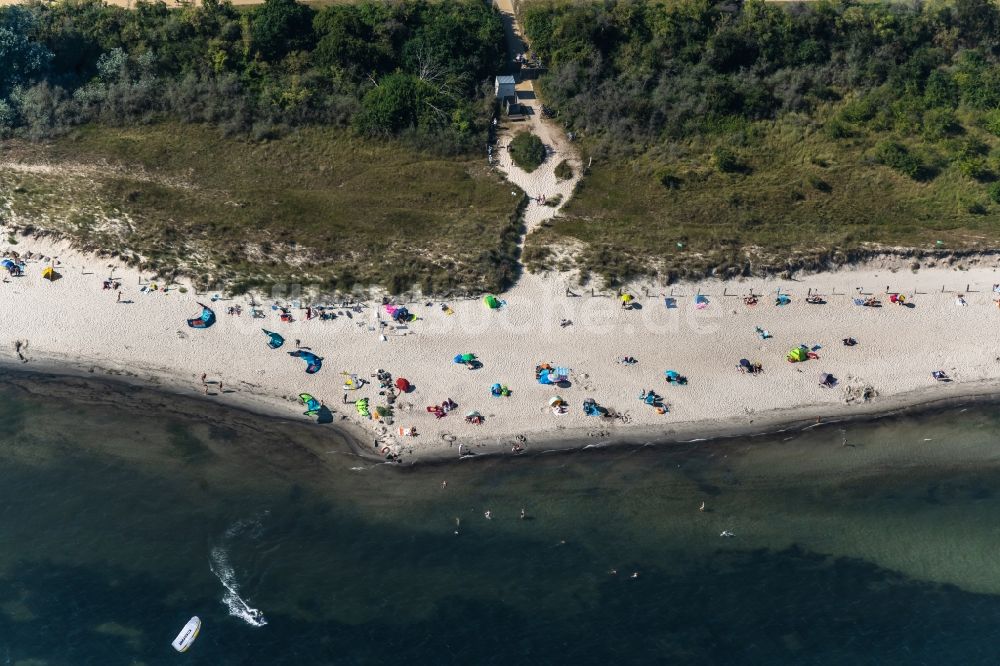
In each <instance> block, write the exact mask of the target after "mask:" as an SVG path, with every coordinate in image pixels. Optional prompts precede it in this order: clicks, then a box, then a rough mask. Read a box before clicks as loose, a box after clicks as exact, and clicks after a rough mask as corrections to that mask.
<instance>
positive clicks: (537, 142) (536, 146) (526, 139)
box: [508, 132, 545, 173]
mask: <svg viewBox="0 0 1000 666" xmlns="http://www.w3.org/2000/svg"><path fill="white" fill-rule="evenodd" d="M508 150H510V157H511V159H513V160H514V164H516V165H517V166H519V167H521V168H522V169H524V170H525V171H527V172H528V173H531V172H532V171H534V170H535V169H537V168H538V167H539V166H541V164H542V162H544V161H545V144H544V143H542V140H541V139H539V138H538V137H537V136H535V135H534V134H532V133H531V132H520V133H518V134H517V135H515V136H514V138H513V139H511V141H510V146H509V147H508Z"/></svg>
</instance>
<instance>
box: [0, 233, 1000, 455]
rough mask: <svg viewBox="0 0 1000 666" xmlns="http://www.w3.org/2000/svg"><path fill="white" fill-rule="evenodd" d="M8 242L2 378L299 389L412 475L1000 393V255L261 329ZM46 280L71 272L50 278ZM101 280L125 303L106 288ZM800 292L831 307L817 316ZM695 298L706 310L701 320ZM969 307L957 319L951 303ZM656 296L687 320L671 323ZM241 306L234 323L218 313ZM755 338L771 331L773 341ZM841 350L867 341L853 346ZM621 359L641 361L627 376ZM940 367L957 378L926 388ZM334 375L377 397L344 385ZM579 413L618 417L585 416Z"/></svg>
mask: <svg viewBox="0 0 1000 666" xmlns="http://www.w3.org/2000/svg"><path fill="white" fill-rule="evenodd" d="M0 249H2V250H3V251H9V250H13V251H16V252H18V253H20V254H21V255H22V256H24V255H26V254H27V253H28V252H31V253H32V257H36V258H33V259H29V260H27V262H26V271H25V275H23V276H22V277H7V278H5V280H4V282H3V283H0V314H2V316H3V321H4V322H5V325H4V332H3V339H2V341H0V349H2V361H3V362H4V363H5V364H10V365H11V366H17V367H23V368H24V369H30V370H35V371H47V372H65V373H77V374H90V373H95V374H101V375H109V376H116V377H119V378H121V379H125V380H127V381H132V382H139V383H142V384H148V385H154V386H157V387H160V388H162V389H166V390H168V391H173V392H178V393H181V394H187V395H192V396H195V395H202V396H204V397H205V399H207V400H213V401H218V402H220V403H222V404H228V405H232V406H240V407H246V408H249V409H253V410H255V411H262V412H266V413H272V414H276V415H281V416H283V417H295V416H296V415H297V414H301V412H302V411H303V410H302V407H301V406H300V405H299V404H298V402H297V396H298V394H299V393H302V392H306V393H310V394H312V395H314V396H315V397H316V398H318V399H320V400H322V401H324V402H325V404H326V405H327V406H328V407H329V408H330V409H331V410H332V411H333V412H334V423H335V424H337V425H339V426H342V427H343V426H348V427H349V429H350V430H351V431H352V432H353V433H354V434H356V435H358V438H359V439H360V440H361V441H362V442H363V443H364V444H365V445H366V446H368V447H370V448H371V451H372V453H373V454H374V455H383V454H384V452H386V451H389V452H391V453H394V454H399V455H400V456H401V458H402V459H403V460H404V461H406V460H414V459H419V458H427V459H430V458H439V457H458V456H459V445H463V451H464V452H465V453H468V452H477V453H478V452H482V453H486V452H493V453H495V452H506V453H507V454H510V453H511V448H512V446H513V445H514V444H515V443H518V442H520V443H521V444H522V445H523V446H524V448H525V450H526V451H528V452H530V451H531V450H532V448H533V447H537V446H540V445H541V443H542V442H545V445H546V446H550V445H551V442H552V441H554V440H561V441H564V442H566V443H572V445H574V446H577V447H579V446H585V445H599V444H601V443H602V442H607V441H612V440H614V441H618V440H620V439H622V438H629V437H633V438H643V439H650V440H669V439H673V440H676V439H684V438H687V439H690V438H697V437H701V436H709V435H717V434H727V433H732V432H735V431H757V430H764V429H767V428H769V427H771V426H773V425H775V424H779V423H789V422H804V421H806V420H809V419H812V420H815V419H816V417H821V416H822V417H842V416H850V415H860V414H871V413H875V412H880V411H881V412H884V411H889V410H892V409H896V408H898V407H902V406H905V405H907V404H914V403H924V402H930V401H935V400H940V399H944V398H949V397H956V396H964V395H974V394H985V393H993V392H997V390H998V387H1000V336H998V335H997V325H998V321H1000V309H998V307H997V305H996V303H995V302H994V301H995V298H996V297H997V294H995V293H993V292H992V287H993V285H994V284H995V283H998V282H1000V272H998V268H997V260H996V258H993V257H991V258H988V259H981V260H979V261H978V262H975V263H974V264H973V262H971V261H965V266H964V267H963V268H959V264H958V263H957V262H956V264H955V265H954V266H952V267H944V266H938V267H926V268H921V269H920V270H918V271H913V270H910V269H909V268H902V267H901V266H897V265H896V264H898V263H899V262H898V260H894V259H886V260H885V261H884V262H881V263H879V264H875V265H869V266H866V267H864V268H859V269H853V270H845V271H841V272H836V273H826V274H816V275H812V276H807V277H800V278H798V279H797V280H781V279H768V280H763V279H761V280H747V281H746V282H740V283H724V282H717V281H711V282H704V283H698V284H680V285H674V286H672V287H656V286H652V285H646V286H642V285H636V286H635V287H634V288H633V290H632V293H634V294H635V295H636V301H637V303H638V306H639V307H637V308H636V309H633V310H629V311H626V310H623V308H622V307H621V304H620V301H619V299H618V298H617V295H616V294H615V293H613V292H606V293H596V292H595V293H594V294H592V293H591V292H590V291H585V290H582V289H580V288H574V287H571V286H570V284H569V277H568V276H559V275H554V276H537V275H526V276H525V277H524V278H523V279H522V280H521V282H520V283H519V284H518V285H517V286H516V287H515V288H514V289H512V290H511V291H509V292H508V293H505V294H501V295H500V298H501V300H502V301H503V302H504V305H503V307H501V308H499V309H497V310H491V309H489V308H487V307H486V306H485V305H484V304H483V302H482V301H481V300H478V299H477V300H469V301H456V302H449V303H447V306H448V308H449V309H450V310H451V314H448V313H447V312H446V311H444V310H443V309H442V308H443V305H442V303H441V302H439V301H426V302H420V303H408V304H406V306H407V307H408V308H409V310H410V311H411V312H412V313H413V314H414V315H416V317H417V319H416V320H415V321H411V322H409V323H406V324H396V323H394V322H392V321H391V319H390V318H389V317H388V316H387V314H386V311H385V309H384V307H380V306H379V304H376V303H367V304H365V305H364V306H363V307H362V306H358V307H356V308H354V311H350V314H351V316H350V317H348V316H347V312H348V309H347V308H343V307H336V306H333V307H331V308H330V309H328V310H326V312H340V313H341V314H340V315H339V316H337V318H336V319H334V320H327V321H323V320H321V319H319V318H318V317H314V318H313V319H310V320H306V310H305V307H306V306H308V305H309V303H307V302H306V301H305V299H303V298H294V299H292V298H278V299H261V298H259V297H258V300H257V302H258V303H259V304H260V305H258V307H259V309H261V310H263V311H264V313H265V317H264V318H263V319H255V318H252V317H251V316H250V310H251V307H252V305H251V299H250V297H239V298H236V299H232V300H230V299H227V298H225V297H224V295H223V294H219V295H218V296H220V298H219V299H218V300H216V301H213V300H211V299H212V297H213V296H214V294H211V293H208V294H196V293H194V290H193V289H191V288H190V285H187V286H185V287H184V288H185V289H186V293H182V290H181V288H182V285H163V284H158V285H156V286H157V289H156V290H155V291H153V290H151V289H150V286H151V284H150V281H151V278H152V276H148V275H146V276H143V275H140V273H138V272H137V271H135V270H131V269H127V268H124V267H120V266H118V267H116V268H114V270H113V272H112V269H110V268H109V266H111V265H114V262H113V261H109V260H107V259H101V258H98V257H93V256H89V255H85V254H81V253H79V252H76V251H74V250H72V249H70V248H69V247H68V246H67V245H66V244H64V243H62V242H55V241H51V240H47V239H32V238H20V239H19V240H18V242H17V244H16V245H10V244H8V243H7V242H4V243H2V244H0ZM39 255H41V256H42V257H46V259H42V258H38V257H39ZM53 258H54V263H53ZM49 265H55V267H56V272H57V273H58V274H59V275H60V277H59V279H57V280H55V281H49V280H46V279H44V278H43V277H42V272H43V270H44V269H45V267H47V266H49ZM109 276H111V277H113V278H114V280H115V281H116V282H119V283H120V285H121V288H120V290H118V291H116V290H114V289H110V290H107V289H104V288H103V286H104V284H103V283H104V281H105V280H106V279H107V278H108V277H109ZM153 282H155V280H153ZM165 286H166V287H167V288H166V289H164V287H165ZM751 289H752V290H753V292H754V293H756V294H760V297H759V299H758V303H757V305H755V306H747V305H746V304H745V303H744V301H743V298H742V295H744V294H747V293H748V292H750V290H751ZM887 289H888V290H889V291H890V292H896V291H898V292H900V293H903V294H905V295H906V296H907V297H908V300H909V303H910V305H911V306H912V307H906V306H899V305H893V304H891V303H890V302H889V300H888V298H887V296H886V290H887ZM778 290H780V291H781V293H785V294H788V295H789V297H790V299H791V302H790V303H789V304H788V305H784V306H777V305H775V294H776V293H777V292H778ZM810 290H812V291H813V292H814V293H815V292H817V291H818V292H819V293H821V294H823V295H824V296H825V297H826V301H827V302H826V304H824V305H815V304H810V303H807V302H805V296H806V295H807V293H808V292H809V291H810ZM119 293H120V294H121V297H120V301H119V297H118V294H119ZM568 294H569V295H568ZM698 294H701V295H703V296H704V297H705V299H707V301H708V304H707V306H705V307H704V308H701V309H699V308H697V307H696V305H695V297H696V295H698ZM859 294H862V296H861V297H862V298H864V297H866V296H865V295H867V294H873V295H874V296H875V297H878V298H879V299H880V300H881V301H882V304H883V305H882V307H879V308H868V307H862V306H858V305H855V304H854V299H855V298H857V297H858V295H859ZM959 294H963V295H964V298H965V301H966V303H967V305H965V306H962V305H959V304H958V303H957V298H958V295H959ZM666 299H674V301H673V303H674V304H675V305H676V307H669V308H668V307H667V306H666V304H665V302H666ZM199 302H202V303H206V304H208V305H210V306H211V307H212V308H213V309H214V310H215V312H216V315H217V318H218V321H217V323H216V324H215V325H214V326H212V327H211V328H208V329H203V330H198V329H194V328H190V327H189V326H188V325H187V324H186V320H187V319H188V318H192V317H196V316H197V315H198V314H199V312H200V307H199V305H198V303H199ZM321 303H323V301H322V300H320V301H316V302H314V303H313V304H321ZM427 303H430V305H427ZM237 305H239V306H241V307H242V310H243V314H242V315H240V316H235V315H229V314H227V311H228V309H229V308H230V307H235V306H237ZM272 305H281V306H286V307H289V308H290V312H291V313H292V315H293V317H294V319H295V321H293V322H290V323H289V322H281V321H279V318H278V314H279V312H280V311H278V310H275V309H272ZM314 313H315V311H314ZM567 321H568V322H572V323H571V324H568V325H563V324H564V323H565V322H567ZM757 327H760V328H762V329H764V330H767V331H768V332H769V333H770V334H771V336H772V337H770V338H768V339H762V338H761V336H760V335H759V334H758V333H757V332H756V330H755V329H756V328H757ZM262 328H266V329H268V330H271V331H275V332H278V333H280V334H281V335H282V336H284V337H285V339H286V343H285V346H284V347H282V348H281V349H278V350H273V349H269V348H268V347H267V345H266V342H267V337H266V336H265V334H264V333H263V332H262V331H261V329H262ZM383 337H384V339H383ZM846 337H853V338H855V339H857V341H858V344H857V345H855V346H852V347H848V346H844V345H843V344H842V342H841V340H842V339H843V338H846ZM297 342H298V344H299V345H301V346H302V347H307V348H309V349H310V350H311V351H312V352H313V353H315V354H317V355H318V356H320V357H322V358H323V359H324V361H323V368H322V370H320V372H318V373H316V374H313V375H309V374H306V373H305V367H306V364H305V363H304V362H303V361H302V360H300V359H297V358H292V357H290V356H289V355H288V353H287V352H288V351H292V350H294V349H296V343H297ZM799 344H804V345H806V346H808V347H809V348H810V349H813V348H815V351H814V353H815V355H816V356H818V358H815V359H810V360H807V361H804V362H800V363H790V362H788V361H787V360H786V354H787V353H788V351H789V350H790V349H792V348H794V347H796V346H798V345H799ZM464 353H472V354H475V355H476V357H477V359H478V360H479V361H480V362H481V364H482V367H480V368H478V369H475V370H470V369H468V368H467V367H465V366H463V365H459V364H456V363H454V361H453V357H454V356H456V355H457V354H464ZM625 356H632V357H635V358H636V359H637V361H638V362H637V363H635V364H634V365H625V364H622V363H620V362H619V361H620V359H621V358H622V357H625ZM741 358H746V359H750V360H753V361H757V362H760V363H761V364H762V365H763V368H764V372H763V373H762V374H760V375H756V376H754V375H747V374H741V373H740V372H739V371H738V369H737V365H738V362H739V360H740V359H741ZM541 363H550V364H552V365H553V366H559V367H566V368H569V369H570V370H571V371H570V373H569V378H568V382H567V384H566V385H565V386H564V387H556V386H544V385H540V384H539V383H538V381H537V380H536V373H535V367H536V365H538V364H541ZM380 369H381V370H385V371H388V372H390V373H392V375H393V377H394V378H398V377H405V378H406V379H407V380H409V382H410V383H411V384H412V386H413V390H412V391H411V392H410V393H406V394H403V395H400V396H399V397H398V398H397V399H396V402H395V410H394V411H395V414H394V419H393V422H392V424H391V425H386V424H384V423H381V422H378V421H372V420H370V419H362V418H361V417H359V416H358V413H357V410H356V409H355V407H354V405H353V401H354V400H357V399H360V398H363V397H367V398H369V400H370V405H371V408H372V410H373V411H374V408H375V407H376V406H379V405H384V404H386V402H385V396H384V395H380V394H379V393H380V391H379V388H378V383H377V381H376V380H375V378H374V377H373V375H374V373H375V372H376V371H377V370H380ZM666 370H675V371H677V372H678V373H680V374H681V375H684V376H686V377H687V378H688V384H687V385H685V386H676V385H668V384H667V383H666V381H665V379H664V371H666ZM935 370H943V371H945V372H946V373H947V374H948V375H949V377H950V378H951V380H952V381H950V382H947V383H942V382H936V381H934V379H933V378H932V377H931V372H932V371H935ZM342 372H346V373H352V374H356V375H357V376H358V377H359V378H362V379H365V380H368V381H369V382H371V383H369V384H367V385H365V386H363V387H362V388H361V389H358V390H352V391H345V390H344V388H343V380H344V377H343V376H342V375H341V373H342ZM203 373H204V374H206V375H207V378H208V382H209V383H208V390H207V394H208V395H207V396H205V393H206V389H205V387H204V386H203V384H202V382H201V375H202V374H203ZM820 373H831V374H832V375H834V377H835V378H836V380H837V385H836V386H834V387H832V388H824V387H821V386H820V385H819V381H818V378H819V375H820ZM220 381H221V382H222V389H223V391H221V392H220V390H219V385H218V382H220ZM494 383H501V384H504V385H506V386H508V387H509V388H510V390H511V395H510V396H509V397H499V398H497V397H492V396H491V394H490V387H491V386H492V385H493V384H494ZM648 389H653V390H655V391H656V392H657V393H658V394H659V395H661V396H662V397H663V400H664V403H665V405H666V406H667V407H668V411H667V413H666V414H659V413H657V411H656V410H655V409H654V408H652V407H650V406H647V405H646V404H644V403H643V402H642V401H641V400H640V399H639V396H640V394H641V393H643V392H644V391H645V390H648ZM865 392H867V393H868V398H867V399H865V398H863V397H862V396H863V394H864V393H865ZM345 396H346V399H347V400H348V401H352V402H351V404H344V402H343V401H344V399H345ZM555 396H559V397H561V398H563V400H564V401H565V402H566V404H567V407H568V409H567V412H566V413H564V414H558V415H557V414H554V413H553V411H552V410H551V409H550V408H549V402H550V400H551V398H553V397H555ZM588 398H589V399H593V400H595V401H596V402H597V403H598V404H599V405H601V406H603V407H605V408H607V409H609V410H612V411H614V412H616V413H618V414H620V415H622V416H623V418H617V419H604V418H600V417H590V416H585V415H584V414H583V410H582V404H583V401H584V400H585V399H588ZM446 399H450V400H452V401H454V402H455V403H457V405H458V407H457V408H456V409H454V410H453V411H452V412H451V413H449V414H447V415H446V416H445V417H444V418H436V417H435V416H434V415H433V414H431V413H428V412H427V411H426V407H427V406H429V405H437V404H440V403H441V402H443V401H444V400H446ZM472 411H477V412H479V413H480V414H482V415H483V417H484V423H483V424H482V425H472V424H469V423H466V422H465V419H464V416H465V414H466V413H468V412H472ZM299 418H301V419H303V420H307V419H309V418H310V417H307V416H299ZM327 427H328V426H327ZM399 428H405V429H410V428H415V429H416V432H417V436H416V437H410V436H400V435H399Z"/></svg>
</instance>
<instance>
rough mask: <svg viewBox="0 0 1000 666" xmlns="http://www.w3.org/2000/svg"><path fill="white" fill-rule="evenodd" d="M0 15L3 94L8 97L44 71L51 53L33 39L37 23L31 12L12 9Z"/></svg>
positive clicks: (50, 58) (25, 9)
mask: <svg viewBox="0 0 1000 666" xmlns="http://www.w3.org/2000/svg"><path fill="white" fill-rule="evenodd" d="M0 12H2V13H0V95H5V94H6V93H7V92H9V91H10V89H11V87H13V86H15V85H19V84H23V83H26V82H28V81H30V80H31V78H32V77H34V76H35V75H37V74H39V73H40V72H42V71H43V70H44V69H45V67H47V66H48V64H49V61H51V60H52V52H51V51H49V50H48V49H47V48H45V45H44V44H39V43H38V42H36V41H33V40H32V39H31V38H30V36H31V34H32V32H33V31H34V28H35V23H36V21H35V16H34V14H33V13H32V11H31V10H30V9H28V8H26V7H20V6H13V7H5V8H3V9H2V10H0Z"/></svg>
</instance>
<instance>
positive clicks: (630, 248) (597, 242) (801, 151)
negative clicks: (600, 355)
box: [525, 116, 1000, 281]
mask: <svg viewBox="0 0 1000 666" xmlns="http://www.w3.org/2000/svg"><path fill="white" fill-rule="evenodd" d="M967 127H969V128H970V129H967V130H966V132H965V133H964V134H962V135H960V136H956V137H953V138H951V139H946V140H943V141H940V142H937V143H936V144H933V145H931V146H930V147H927V146H926V145H923V146H918V147H917V150H920V151H921V156H922V157H923V158H924V161H925V162H926V163H928V164H929V165H931V166H932V167H933V168H934V169H936V170H937V171H936V175H935V176H934V177H933V179H931V180H929V181H927V182H919V181H915V180H912V179H910V178H908V177H906V176H904V175H901V174H899V173H897V172H896V171H894V170H892V169H890V168H888V167H886V166H883V165H880V164H878V163H876V162H875V159H874V156H873V152H874V146H875V145H876V144H877V142H878V141H879V140H881V139H882V138H885V137H883V136H882V135H881V134H879V133H875V132H869V131H866V130H863V129H857V130H856V132H855V136H854V137H852V138H848V139H844V138H839V139H836V140H834V139H831V138H828V136H827V134H826V133H825V132H824V131H823V128H822V125H820V124H818V123H814V122H812V121H809V120H806V119H803V118H801V117H796V116H791V117H786V118H784V119H782V120H779V121H773V122H771V121H768V122H757V123H748V124H747V125H746V126H745V127H744V128H743V129H742V130H740V131H736V132H733V133H727V134H725V135H721V136H702V137H698V138H694V139H691V140H688V141H684V142H675V143H666V144H664V145H662V146H660V147H657V148H654V149H652V150H651V151H649V152H647V153H645V154H643V155H641V156H639V157H634V158H618V159H615V158H607V159H600V158H598V159H595V161H594V164H593V165H592V167H591V168H590V170H589V172H588V173H587V175H586V177H585V178H584V180H583V182H582V183H581V185H580V187H579V189H578V191H577V193H576V195H575V196H574V198H573V199H572V200H571V201H570V202H569V204H568V205H567V207H566V209H565V216H564V217H561V218H557V219H555V220H553V221H552V223H550V224H549V225H547V226H546V227H544V228H542V229H539V230H538V231H537V232H535V233H533V234H531V235H530V236H529V238H528V242H527V247H526V250H525V257H526V259H527V260H528V262H529V268H532V269H534V270H539V269H543V268H552V267H555V266H554V264H553V262H554V257H556V256H563V257H565V256H566V255H565V253H557V252H554V250H556V249H557V248H559V247H564V246H567V245H569V246H572V247H575V248H577V251H576V253H575V260H574V262H575V263H571V264H566V263H565V260H563V261H564V263H563V264H562V265H560V266H559V267H561V268H570V267H577V268H580V269H582V270H583V271H584V272H585V273H592V274H596V275H601V276H603V277H605V278H606V279H608V280H611V281H617V280H622V279H627V278H629V277H631V276H635V275H638V274H648V273H650V272H658V273H659V274H661V275H663V276H672V277H678V276H698V275H706V274H709V273H711V272H712V271H713V270H714V271H715V272H716V273H717V274H723V275H736V274H742V273H747V272H750V271H754V272H756V271H781V270H785V269H786V268H791V267H797V266H816V265H819V264H822V263H824V262H826V261H834V262H837V263H840V262H843V261H847V260H849V259H850V258H851V257H852V256H856V255H857V254H858V253H859V252H864V251H866V250H871V249H877V248H885V247H906V248H915V249H918V250H931V249H976V248H981V249H985V248H987V247H995V246H996V243H997V241H998V239H1000V205H998V204H996V203H994V202H992V201H991V199H990V196H989V195H988V186H989V181H990V180H991V179H995V178H996V176H995V175H994V174H996V173H997V172H998V169H997V165H998V164H1000V139H998V138H997V137H995V136H992V135H990V134H989V133H987V132H984V131H980V130H979V129H977V128H975V127H972V126H971V124H969V125H967ZM886 136H889V135H888V134H886ZM971 139H975V140H978V141H979V142H981V144H980V146H979V150H980V151H981V152H985V155H983V156H982V160H983V161H984V162H985V163H986V164H988V165H991V166H992V170H991V171H988V172H987V173H986V174H985V175H981V176H980V178H979V180H976V179H974V178H972V177H969V176H967V175H964V174H963V173H961V172H960V170H959V168H958V167H956V166H955V164H954V163H952V162H950V161H949V160H953V159H954V157H955V155H956V154H961V153H962V152H963V151H966V150H968V146H969V145H970V143H973V144H974V143H976V142H975V141H971V142H970V140H971ZM904 143H905V141H904ZM983 146H985V150H984V149H983ZM719 148H722V149H725V150H726V151H728V152H729V153H730V154H731V156H732V157H735V159H736V161H737V164H736V166H735V170H733V171H731V172H725V171H723V170H720V168H719V166H718V154H719V153H718V149H719ZM938 241H940V244H939V243H938Z"/></svg>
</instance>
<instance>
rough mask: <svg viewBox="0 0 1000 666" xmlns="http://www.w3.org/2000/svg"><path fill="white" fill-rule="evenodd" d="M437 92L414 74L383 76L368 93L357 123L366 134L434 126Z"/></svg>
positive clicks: (381, 133)
mask: <svg viewBox="0 0 1000 666" xmlns="http://www.w3.org/2000/svg"><path fill="white" fill-rule="evenodd" d="M434 98H435V91H434V89H433V88H432V87H431V86H430V85H428V84H427V83H426V82H425V81H421V80H420V79H419V78H417V77H416V76H413V75H412V74H407V73H405V72H396V73H395V74H390V75H389V76H386V77H383V78H382V80H381V81H379V82H378V85H377V86H375V87H374V88H372V89H371V90H369V91H368V92H367V93H365V96H364V97H363V98H362V100H361V113H359V114H358V117H357V119H356V121H355V122H356V125H357V127H358V129H359V130H360V131H361V132H363V133H364V134H369V135H387V134H396V133H398V132H401V131H403V130H405V129H409V128H416V127H419V126H421V125H422V126H424V127H427V126H428V125H432V124H434V123H433V117H434V113H435V111H436V110H439V109H440V107H437V106H436V105H435V104H434Z"/></svg>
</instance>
